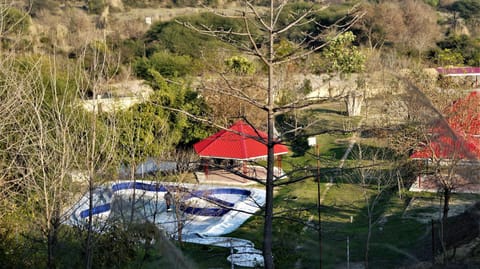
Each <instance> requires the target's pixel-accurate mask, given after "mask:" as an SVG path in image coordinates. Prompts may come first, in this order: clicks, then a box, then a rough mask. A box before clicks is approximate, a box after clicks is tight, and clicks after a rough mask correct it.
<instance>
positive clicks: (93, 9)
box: [88, 0, 107, 14]
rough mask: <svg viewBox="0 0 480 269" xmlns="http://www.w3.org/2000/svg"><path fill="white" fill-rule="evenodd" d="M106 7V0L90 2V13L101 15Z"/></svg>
mask: <svg viewBox="0 0 480 269" xmlns="http://www.w3.org/2000/svg"><path fill="white" fill-rule="evenodd" d="M106 6H107V3H105V0H90V1H88V12H90V13H93V14H100V13H102V12H103V9H104V8H105V7H106Z"/></svg>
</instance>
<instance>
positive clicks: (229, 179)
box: [195, 166, 267, 186]
mask: <svg viewBox="0 0 480 269" xmlns="http://www.w3.org/2000/svg"><path fill="white" fill-rule="evenodd" d="M246 174H247V175H248V176H251V177H256V178H258V179H259V180H262V181H264V180H265V179H266V178H267V171H266V169H265V168H264V167H259V166H249V167H248V168H247V173H246ZM195 177H196V179H197V181H198V183H200V184H220V185H234V186H250V185H255V184H259V183H258V182H255V181H253V180H248V179H246V178H243V177H241V176H238V175H235V174H233V173H230V172H228V171H225V170H211V171H208V175H205V173H204V172H199V171H197V172H195Z"/></svg>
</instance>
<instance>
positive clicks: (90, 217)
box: [85, 175, 93, 269]
mask: <svg viewBox="0 0 480 269" xmlns="http://www.w3.org/2000/svg"><path fill="white" fill-rule="evenodd" d="M92 225H93V177H92V176H91V175H90V178H89V181H88V225H87V240H86V243H85V244H86V246H85V255H86V257H85V258H86V262H85V268H86V269H91V268H92V260H93V249H92V248H93V246H92V244H93V238H92V237H93V234H92V233H93V227H92Z"/></svg>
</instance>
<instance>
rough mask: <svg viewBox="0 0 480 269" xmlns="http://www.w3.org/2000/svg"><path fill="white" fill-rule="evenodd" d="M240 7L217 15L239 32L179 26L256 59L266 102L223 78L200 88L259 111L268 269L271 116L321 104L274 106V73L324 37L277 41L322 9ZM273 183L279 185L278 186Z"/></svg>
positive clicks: (301, 101)
mask: <svg viewBox="0 0 480 269" xmlns="http://www.w3.org/2000/svg"><path fill="white" fill-rule="evenodd" d="M242 3H243V10H239V12H238V13H237V15H233V16H227V15H222V14H217V15H219V16H223V17H229V18H231V19H235V20H239V21H242V22H243V27H242V28H241V29H226V28H224V27H222V26H220V25H219V26H211V25H198V24H192V23H188V22H184V23H185V24H186V25H187V26H188V27H190V28H193V29H195V30H196V31H199V32H201V33H203V34H207V35H213V36H215V37H216V38H218V39H221V40H222V41H224V42H228V43H230V44H232V45H233V46H235V47H236V48H238V49H240V50H241V51H242V52H244V53H246V54H247V55H250V56H253V57H255V58H257V59H258V60H259V61H260V62H261V65H262V67H263V69H264V70H265V72H262V73H260V72H259V73H256V74H255V76H261V77H262V79H263V83H261V84H259V85H257V86H256V88H257V89H258V91H262V92H263V93H264V95H265V98H262V99H257V98H252V97H251V96H249V95H247V94H246V93H245V91H243V88H242V85H236V84H233V83H231V81H230V80H228V79H226V77H225V76H224V77H223V78H224V79H223V80H222V81H223V87H204V90H209V91H212V92H214V93H216V94H219V95H228V96H233V97H235V98H237V99H239V100H242V101H244V102H247V103H249V104H250V105H252V106H253V107H256V108H259V109H261V110H263V112H264V117H265V120H264V121H265V124H264V126H265V129H266V130H267V138H266V139H264V140H263V139H262V141H261V142H262V143H264V144H265V145H266V147H267V164H266V170H267V173H266V174H267V175H266V180H265V191H266V204H265V215H264V219H265V221H264V228H263V256H264V263H265V268H268V269H269V268H274V259H273V252H272V247H273V218H274V212H273V206H274V205H273V201H274V200H273V194H274V192H273V190H274V187H275V185H276V183H275V180H276V179H277V178H278V177H277V176H276V175H275V174H274V161H275V156H274V146H275V145H276V144H279V143H282V141H281V140H280V139H278V138H277V136H276V135H275V116H276V115H279V114H282V113H285V112H288V111H292V110H296V109H300V108H304V107H308V106H310V105H311V104H313V103H317V102H320V101H322V100H314V101H312V100H307V99H305V98H302V97H301V96H300V97H298V98H295V99H294V100H292V101H291V102H288V103H285V104H281V105H279V104H278V103H277V97H278V93H279V90H280V89H281V87H282V86H281V85H279V83H278V82H277V80H276V77H277V76H278V75H279V72H284V69H282V68H280V66H282V65H288V64H291V63H294V62H297V61H300V60H302V59H304V58H306V57H308V56H309V55H311V54H313V53H315V52H317V51H319V50H320V49H321V48H323V47H324V46H325V45H326V44H327V42H325V40H322V38H323V35H322V34H321V33H318V30H319V29H320V32H321V31H322V30H323V28H321V27H320V28H319V29H314V30H315V31H312V32H308V33H304V35H303V37H304V38H302V39H301V40H303V41H298V42H295V41H294V40H291V41H288V44H289V45H290V46H289V49H288V50H284V46H281V43H282V40H283V39H285V38H286V37H287V36H288V33H289V32H290V31H293V30H298V29H300V27H302V26H304V25H306V24H313V25H315V22H316V18H315V14H316V13H317V12H319V10H321V9H322V8H323V7H322V6H317V5H313V4H305V5H299V6H295V5H294V4H289V1H274V0H272V1H270V2H269V6H268V8H267V9H266V10H265V9H260V8H257V7H255V6H253V4H252V3H251V2H249V1H242ZM280 18H281V19H280ZM357 18H358V17H357V16H355V15H351V16H348V17H346V18H345V17H344V18H342V19H341V20H339V21H338V22H337V23H334V24H333V25H332V26H331V27H330V28H331V29H333V28H336V30H337V32H338V33H342V32H344V31H346V30H347V29H348V28H349V27H350V26H351V24H352V23H353V22H354V21H355V20H357ZM317 25H319V24H317ZM339 25H343V26H344V27H339ZM313 28H315V27H313ZM254 29H255V31H254ZM302 29H303V28H302ZM325 99H329V98H325ZM210 122H212V121H210ZM256 180H258V179H256ZM298 180H301V179H298V178H297V179H291V182H296V181H298ZM277 184H281V183H280V182H278V183H277ZM283 184H285V183H283Z"/></svg>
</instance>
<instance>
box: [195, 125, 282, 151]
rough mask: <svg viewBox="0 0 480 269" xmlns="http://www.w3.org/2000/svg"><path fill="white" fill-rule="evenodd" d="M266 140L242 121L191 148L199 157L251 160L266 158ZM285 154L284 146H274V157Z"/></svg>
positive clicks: (263, 135) (262, 133)
mask: <svg viewBox="0 0 480 269" xmlns="http://www.w3.org/2000/svg"><path fill="white" fill-rule="evenodd" d="M266 140H267V134H266V133H264V132H260V131H258V130H255V129H254V128H253V127H252V126H250V125H249V124H247V123H245V122H243V121H237V122H236V123H235V124H233V125H232V126H231V127H230V128H229V130H221V131H219V132H217V133H216V134H213V135H211V136H210V137H207V138H205V139H204V140H202V141H200V142H198V143H196V144H195V145H193V147H194V149H195V151H196V152H197V154H198V155H200V157H205V158H218V159H234V160H253V159H258V158H262V157H266V156H267V146H266V145H265V142H266ZM260 141H263V143H262V142H260ZM287 153H288V148H287V147H286V146H284V145H281V144H277V145H275V147H274V154H275V155H282V154H287Z"/></svg>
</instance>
